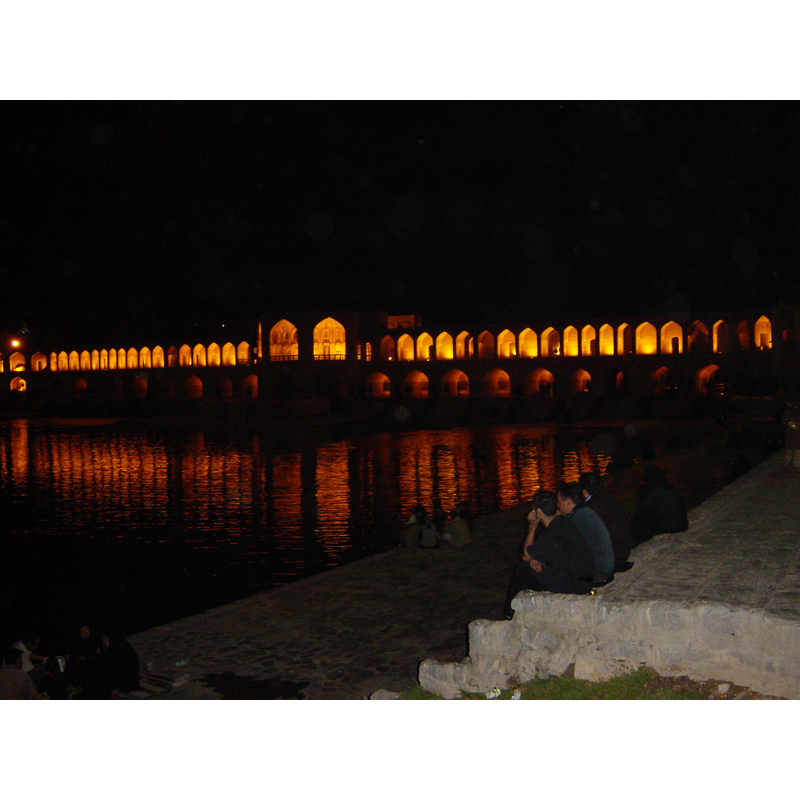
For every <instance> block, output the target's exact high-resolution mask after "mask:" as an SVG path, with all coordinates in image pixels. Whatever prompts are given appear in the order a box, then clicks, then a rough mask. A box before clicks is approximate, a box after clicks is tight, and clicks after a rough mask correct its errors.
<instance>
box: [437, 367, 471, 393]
mask: <svg viewBox="0 0 800 800" xmlns="http://www.w3.org/2000/svg"><path fill="white" fill-rule="evenodd" d="M442 390H443V391H444V393H445V394H446V395H449V396H450V397H469V378H468V377H467V376H466V374H465V373H464V372H462V371H461V370H460V369H451V370H450V372H448V373H447V374H446V375H445V376H444V378H442Z"/></svg>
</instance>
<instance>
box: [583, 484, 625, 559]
mask: <svg viewBox="0 0 800 800" xmlns="http://www.w3.org/2000/svg"><path fill="white" fill-rule="evenodd" d="M578 483H579V484H580V487H581V489H583V496H584V498H585V499H584V501H583V505H585V506H586V507H587V508H591V509H592V511H594V512H595V514H597V516H598V517H600V519H601V520H603V522H604V523H605V525H606V528H608V535H609V536H610V537H611V547H613V548H614V572H623V571H625V570H626V569H629V568H630V564H629V563H628V556H629V555H630V554H631V549H632V547H633V542H632V541H631V530H630V525H629V524H628V518H627V517H626V516H625V512H624V511H623V510H622V508H621V507H620V505H619V504H618V503H617V501H616V500H614V498H613V497H612V496H611V495H610V494H608V493H607V492H606V491H605V490H604V489H603V483H602V481H601V480H600V476H599V475H598V474H597V473H596V472H584V473H583V474H582V475H581V476H580V478H578Z"/></svg>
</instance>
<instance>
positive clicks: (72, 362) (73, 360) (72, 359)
mask: <svg viewBox="0 0 800 800" xmlns="http://www.w3.org/2000/svg"><path fill="white" fill-rule="evenodd" d="M14 355H16V353H15V354H14ZM80 368H81V357H80V356H79V355H78V351H77V350H73V351H72V352H71V353H70V354H69V369H70V372H76V371H77V370H79V369H80ZM12 369H13V367H12Z"/></svg>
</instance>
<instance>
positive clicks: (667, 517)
mask: <svg viewBox="0 0 800 800" xmlns="http://www.w3.org/2000/svg"><path fill="white" fill-rule="evenodd" d="M688 527H689V520H688V519H687V518H686V508H685V507H684V505H683V501H682V500H681V498H680V496H679V495H678V493H677V492H676V491H675V489H674V488H673V487H672V486H671V485H670V482H669V481H668V480H667V476H666V475H665V474H664V470H662V469H661V467H656V466H655V465H653V464H647V465H646V466H645V468H644V480H643V481H642V483H641V485H640V486H639V491H638V494H637V508H636V513H635V514H634V515H633V519H632V520H631V538H632V539H633V544H634V546H636V545H639V544H641V543H642V542H646V541H647V540H648V539H652V538H653V536H656V535H657V534H659V533H682V532H683V531H685V530H686V529H687V528H688Z"/></svg>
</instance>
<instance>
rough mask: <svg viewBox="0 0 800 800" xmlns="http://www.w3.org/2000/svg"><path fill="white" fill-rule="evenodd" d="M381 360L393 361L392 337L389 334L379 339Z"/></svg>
mask: <svg viewBox="0 0 800 800" xmlns="http://www.w3.org/2000/svg"><path fill="white" fill-rule="evenodd" d="M381 361H394V339H392V337H391V336H388V335H387V336H384V337H383V339H381Z"/></svg>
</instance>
